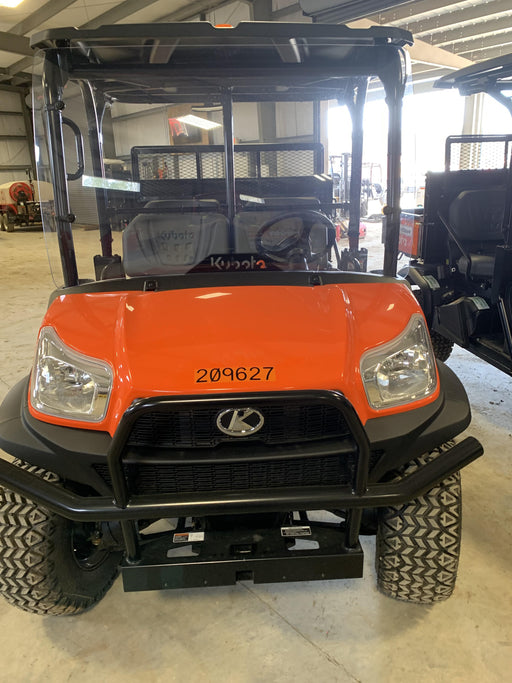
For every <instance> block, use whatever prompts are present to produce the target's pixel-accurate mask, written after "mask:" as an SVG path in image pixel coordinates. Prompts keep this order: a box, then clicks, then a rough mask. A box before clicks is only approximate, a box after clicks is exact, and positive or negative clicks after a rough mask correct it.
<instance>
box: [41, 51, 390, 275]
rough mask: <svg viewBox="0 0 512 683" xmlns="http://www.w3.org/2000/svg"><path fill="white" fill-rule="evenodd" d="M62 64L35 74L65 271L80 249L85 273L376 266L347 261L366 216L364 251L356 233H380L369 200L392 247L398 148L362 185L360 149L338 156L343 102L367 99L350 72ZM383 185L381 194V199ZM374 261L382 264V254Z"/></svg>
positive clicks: (48, 195) (46, 172) (51, 209)
mask: <svg viewBox="0 0 512 683" xmlns="http://www.w3.org/2000/svg"><path fill="white" fill-rule="evenodd" d="M238 49H239V50H240V49H241V48H238ZM130 50H133V55H132V57H133V61H134V62H135V61H136V57H137V55H138V54H139V53H140V50H141V48H140V47H136V48H129V47H126V46H123V51H124V54H123V64H124V65H125V66H126V64H127V63H129V62H130ZM252 50H253V52H254V46H253V47H252ZM69 52H70V53H72V50H71V49H70V50H69ZM105 54H108V48H105V47H102V55H103V56H104V55H105ZM127 55H128V56H127ZM44 56H45V55H44V53H42V54H41V62H42V61H43V60H44ZM60 63H61V64H65V63H66V60H65V59H61V60H60ZM48 64H49V59H48V58H47V59H46V65H45V75H44V77H43V78H41V76H39V77H37V76H36V81H35V84H34V86H35V87H34V109H35V116H34V121H35V134H36V144H37V156H38V179H39V182H40V184H42V185H41V186H42V187H43V186H44V187H45V188H46V191H45V193H42V196H44V197H45V199H46V201H44V203H43V207H42V208H43V212H42V213H43V223H44V230H45V233H46V236H47V244H48V251H49V255H50V262H51V266H52V272H53V274H54V279H55V281H56V283H57V285H61V284H62V281H63V280H62V275H61V266H63V267H64V269H65V268H68V270H69V268H70V266H69V262H70V260H73V258H74V260H75V261H76V267H77V271H78V278H79V279H80V281H81V282H82V281H84V280H103V279H110V278H134V277H146V276H162V275H180V274H184V273H204V272H210V273H215V272H222V271H225V270H240V271H244V270H251V271H254V270H266V269H270V270H301V269H306V270H330V269H338V268H344V269H349V270H353V269H355V270H358V269H363V270H364V269H366V266H365V263H362V262H361V263H360V262H358V260H357V258H355V259H352V260H350V259H349V260H347V258H346V257H345V261H343V251H344V250H345V249H346V248H348V246H349V242H348V230H349V226H350V224H352V235H353V241H352V245H351V246H352V248H351V250H350V251H351V252H352V253H356V254H357V255H358V256H360V254H359V252H358V251H357V249H356V251H354V249H353V247H354V234H355V233H357V232H359V235H357V237H355V241H356V242H357V241H358V239H359V238H360V239H365V238H367V237H369V236H367V227H366V225H364V224H361V225H359V223H360V219H361V218H362V219H363V221H364V220H365V217H367V216H368V215H369V212H371V213H372V216H373V219H374V220H373V223H372V226H376V227H375V229H374V230H373V233H374V239H373V242H372V243H373V246H374V248H376V249H377V250H378V251H379V253H381V251H382V248H381V224H380V222H379V216H380V210H381V208H382V205H383V204H384V203H385V201H384V197H385V189H386V183H387V179H386V165H385V164H386V160H385V159H381V158H378V159H377V158H376V159H375V160H374V162H373V163H370V164H368V163H367V164H366V166H365V167H364V168H362V170H361V175H362V183H361V186H360V187H358V188H357V189H356V190H355V194H354V191H353V190H352V193H351V189H350V188H351V183H352V184H353V183H356V184H357V183H358V182H359V179H358V178H357V174H356V175H355V176H354V175H352V173H353V166H354V164H353V163H352V159H353V158H355V157H352V151H351V149H346V150H343V154H342V155H340V160H339V161H336V163H334V164H333V161H332V159H331V160H329V151H328V144H327V121H328V112H329V109H330V108H332V107H339V106H340V104H344V103H348V104H350V103H351V102H352V103H353V101H354V87H352V86H350V87H348V88H347V84H346V81H344V80H343V79H339V85H338V81H336V80H335V79H332V78H331V79H329V82H328V83H329V87H328V88H327V87H323V85H322V84H319V83H318V81H316V80H314V81H312V82H311V83H309V84H308V83H301V85H300V88H289V87H288V85H287V83H286V81H283V83H282V84H279V83H278V84H275V83H273V85H272V88H271V89H267V88H265V84H264V82H263V81H261V80H259V81H258V85H257V87H252V88H248V87H246V86H245V84H244V85H243V86H239V87H237V86H235V87H230V88H226V87H225V82H224V80H223V78H222V74H221V73H219V76H218V77H217V80H216V81H213V82H212V79H211V78H210V79H208V80H206V79H205V81H204V83H202V82H201V80H200V79H197V82H189V83H186V85H184V84H183V81H182V79H181V77H180V76H179V70H178V72H177V76H176V83H175V84H173V73H174V72H172V71H167V72H165V78H164V77H163V76H162V73H163V72H162V69H161V68H159V67H158V65H157V68H155V75H154V80H153V81H152V80H151V78H150V76H148V75H144V77H142V76H141V75H140V74H139V73H138V72H137V70H136V69H134V72H133V74H130V71H129V70H125V72H124V73H123V74H122V75H119V74H118V73H116V74H115V77H112V78H111V79H107V78H106V77H105V74H104V73H103V72H102V70H101V69H100V68H97V69H96V70H95V69H89V72H88V73H87V74H85V75H84V76H80V77H78V75H77V74H74V73H72V72H70V73H65V74H64V76H63V77H62V73H63V70H59V69H57V68H54V67H52V68H53V72H52V73H50V74H49V75H48V73H47V72H48ZM41 70H42V69H39V72H41ZM148 73H149V72H148ZM56 74H60V76H59V77H62V78H63V82H64V83H65V84H64V85H63V87H62V89H61V90H59V88H55V87H54V84H52V79H55V77H56ZM356 82H357V83H360V79H359V81H356ZM369 83H370V89H371V92H373V97H374V98H375V97H383V96H384V92H383V90H382V86H381V85H380V82H379V81H378V79H376V78H373V79H369ZM364 87H365V88H366V83H365V86H364ZM355 90H356V91H357V88H355ZM347 93H350V97H349V96H348V95H347ZM349 125H350V117H349ZM60 126H61V131H60V129H59V127H60ZM386 135H387V132H386V131H385V130H384V129H383V136H384V137H385V136H386ZM59 136H61V138H59ZM348 139H350V130H348ZM61 140H62V150H61ZM231 141H233V142H234V145H233V146H232V145H231ZM383 148H384V149H385V143H384V145H383ZM62 157H63V159H64V164H65V169H64V176H63V177H64V178H65V181H64V180H63V179H62V178H61V180H60V184H59V181H58V177H59V168H57V167H58V166H59V163H58V162H56V159H57V160H58V159H59V158H62ZM356 163H357V162H356ZM377 171H378V173H377ZM365 173H366V175H367V176H368V179H370V181H368V179H366V178H365ZM61 175H62V173H61ZM373 176H375V177H373ZM377 176H378V177H377ZM56 178H57V185H56V184H55V183H56ZM375 178H376V179H375ZM368 182H370V185H368ZM52 185H54V186H55V187H54V188H53V190H52ZM56 195H57V196H56ZM370 196H371V199H376V200H377V201H373V202H371V205H370V206H368V198H369V197H370ZM376 207H377V208H376ZM63 213H64V216H63V215H62V214H63ZM354 223H355V226H356V227H355V228H354ZM62 225H64V228H62ZM62 230H64V232H65V239H64V240H63V239H62ZM58 234H59V235H60V239H57V236H58ZM368 241H370V240H368ZM364 246H366V244H365V243H364V242H362V243H361V244H357V245H356V247H357V248H358V249H359V251H360V247H364ZM70 252H74V257H73V258H72V257H70V255H69V253H70ZM363 260H365V259H364V253H363ZM373 266H374V267H377V268H378V267H381V262H380V260H379V261H378V262H375V261H374V262H373Z"/></svg>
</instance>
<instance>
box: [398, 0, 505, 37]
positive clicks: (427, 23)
mask: <svg viewBox="0 0 512 683" xmlns="http://www.w3.org/2000/svg"><path fill="white" fill-rule="evenodd" d="M511 9H512V5H511V3H510V0H495V1H494V2H485V3H483V4H481V5H470V6H469V7H463V8H462V9H454V10H451V11H448V12H443V13H438V14H436V15H435V16H433V17H430V18H425V19H418V20H417V21H412V22H409V23H408V24H407V29H408V30H409V31H410V32H411V33H412V34H413V35H415V36H422V35H423V34H427V33H432V32H435V31H438V30H441V29H443V28H446V27H447V26H455V25H457V24H463V23H467V22H470V21H476V20H478V19H484V20H485V19H486V18H490V17H491V16H493V15H495V14H503V13H505V12H506V13H507V14H510V12H511Z"/></svg>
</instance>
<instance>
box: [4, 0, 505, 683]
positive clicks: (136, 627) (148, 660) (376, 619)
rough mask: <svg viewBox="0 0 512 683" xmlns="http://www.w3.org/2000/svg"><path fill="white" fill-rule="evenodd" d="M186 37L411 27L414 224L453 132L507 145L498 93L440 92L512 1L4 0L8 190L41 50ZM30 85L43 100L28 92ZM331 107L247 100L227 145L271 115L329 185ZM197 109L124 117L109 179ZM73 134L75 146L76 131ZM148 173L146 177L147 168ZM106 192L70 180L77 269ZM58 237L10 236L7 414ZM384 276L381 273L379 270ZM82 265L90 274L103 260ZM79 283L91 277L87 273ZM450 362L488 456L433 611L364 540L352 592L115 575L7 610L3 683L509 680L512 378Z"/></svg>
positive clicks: (380, 162) (29, 225) (126, 108)
mask: <svg viewBox="0 0 512 683" xmlns="http://www.w3.org/2000/svg"><path fill="white" fill-rule="evenodd" d="M188 21H193V22H196V21H207V22H210V23H211V24H214V25H223V24H227V25H232V26H237V25H238V24H239V23H240V22H245V21H271V22H304V23H331V24H347V25H348V26H350V27H352V28H369V27H371V26H390V27H395V28H400V29H405V30H408V31H410V32H411V33H412V34H413V37H414V44H413V45H412V46H410V47H408V48H407V52H408V53H409V56H410V66H411V73H410V81H409V83H408V86H407V88H408V89H407V96H406V99H405V104H404V128H403V147H402V209H403V208H404V204H408V205H410V206H411V208H412V207H413V206H416V205H418V204H421V203H422V201H423V199H422V197H423V195H422V192H423V191H424V177H425V173H426V172H428V171H441V170H442V169H443V166H444V143H445V139H446V137H447V135H452V134H453V135H465V134H487V135H497V134H502V133H509V132H511V131H510V127H511V118H510V115H509V114H508V112H507V111H506V110H505V109H504V108H503V107H501V106H500V105H499V104H497V103H496V102H494V101H492V99H491V98H490V97H489V96H488V95H482V94H477V95H472V96H468V97H461V96H460V94H459V93H458V92H457V91H456V90H455V91H454V90H452V91H441V92H440V91H439V90H436V89H435V88H434V83H435V82H436V81H437V80H438V79H439V78H441V77H446V76H448V75H449V74H452V73H453V72H454V71H456V70H458V69H462V68H465V67H470V66H472V65H474V64H478V63H480V62H483V61H485V60H488V59H493V58H499V57H503V56H506V55H509V54H510V53H512V9H511V7H510V2H509V1H508V0H463V1H458V2H446V1H444V2H441V1H439V0H419V1H418V0H417V1H415V2H411V1H405V2H404V1H402V2H393V0H387V1H385V0H384V1H380V2H379V1H377V0H365V1H364V2H355V1H346V2H335V0H300V1H299V2H293V1H290V0H239V1H238V0H237V1H235V2H232V1H229V0H223V1H218V0H217V1H215V0H192V1H189V2H183V1H182V0H146V2H145V3H140V2H139V1H138V0H94V1H91V0H48V1H47V2H44V0H43V2H41V0H22V2H20V3H19V4H17V5H15V3H14V1H13V0H5V2H1V1H0V186H2V185H3V184H5V185H8V184H9V183H17V182H23V183H29V184H30V183H32V182H35V178H36V177H37V169H36V167H37V163H38V158H39V155H43V156H44V154H45V150H44V148H43V143H42V142H41V139H40V133H41V130H40V126H41V124H40V123H38V111H37V106H36V105H37V97H36V98H35V100H32V97H31V92H32V64H33V49H32V48H31V47H30V38H31V36H33V35H34V34H36V33H38V32H39V31H44V30H46V29H54V28H60V27H70V26H74V27H79V28H81V29H96V28H99V27H101V26H106V25H117V24H119V25H123V24H159V25H162V24H165V23H168V22H188ZM35 83H36V88H35V92H37V79H36V81H35ZM383 96H384V95H383V89H382V85H381V84H379V83H374V84H373V85H372V84H371V85H370V87H369V90H368V95H367V97H368V108H369V111H370V114H369V115H368V120H366V119H365V127H366V128H367V130H368V134H367V138H366V139H365V147H364V161H365V164H366V170H367V172H368V173H369V174H370V176H368V177H369V178H370V181H371V184H372V187H378V186H380V185H385V182H386V178H385V167H386V148H385V147H382V148H381V147H379V144H380V143H379V142H378V141H377V138H378V135H379V134H380V135H381V137H382V134H383V129H382V130H381V128H382V125H383V124H382V121H383V119H384V118H385V116H387V114H385V116H383V110H382V108H381V107H382V103H383ZM335 104H336V103H334V104H333V103H331V105H330V106H329V108H327V107H326V108H325V110H322V112H321V113H322V124H321V126H320V130H319V131H318V130H315V129H314V125H313V123H312V108H311V107H310V103H307V102H302V103H299V104H297V103H293V102H283V103H277V105H276V106H275V107H274V108H273V109H272V110H266V111H265V110H262V111H256V108H255V107H253V106H252V104H249V103H245V102H239V103H237V104H235V106H234V111H233V113H234V119H235V128H234V136H235V142H236V143H237V144H240V145H243V144H251V143H254V142H258V141H261V142H263V141H265V142H268V140H266V139H265V140H264V139H263V133H262V132H261V131H262V120H263V119H264V118H265V116H266V117H267V118H268V116H269V112H270V115H271V117H272V126H273V130H274V134H275V138H274V139H275V140H276V141H277V140H279V141H280V142H290V143H297V144H308V143H309V142H311V141H312V140H313V138H314V137H315V139H320V140H321V142H322V144H323V145H324V148H325V149H326V151H325V156H324V169H325V173H328V174H331V175H333V174H338V175H336V176H334V175H333V177H336V178H338V179H339V178H340V177H341V176H342V175H343V173H342V171H340V173H338V164H341V163H342V161H341V160H342V159H343V154H344V152H345V151H346V129H347V126H346V119H344V118H343V117H344V114H343V111H341V109H338V108H337V107H336V106H334V105H335ZM203 111H205V108H204V107H203ZM194 113H197V111H196V112H194V108H193V107H190V106H188V105H183V104H176V105H174V106H171V107H169V106H167V105H166V106H158V105H154V104H151V105H140V104H127V103H115V105H114V106H113V107H112V110H111V113H110V119H109V121H108V125H107V126H106V128H105V131H106V133H105V139H104V145H105V149H108V154H107V155H106V156H108V157H111V158H112V165H111V168H110V173H111V175H110V177H111V178H117V179H119V180H120V181H121V180H122V181H124V180H128V181H129V180H130V179H131V175H130V171H129V165H130V153H131V148H132V147H134V146H144V145H154V146H158V145H163V144H169V136H171V139H172V136H173V135H174V134H176V139H178V136H179V134H180V130H175V131H173V129H172V124H171V129H169V125H170V121H171V120H172V121H175V122H178V123H175V124H174V125H175V126H178V124H179V118H180V117H183V116H184V115H189V114H194ZM66 115H67V116H68V117H70V118H72V119H74V120H75V122H77V123H78V124H79V125H80V126H81V127H85V126H86V125H87V121H86V119H85V118H81V117H83V116H84V114H83V112H82V111H81V110H80V109H79V98H78V97H77V96H76V94H74V93H73V92H72V91H71V90H69V91H68V99H67V109H66ZM207 115H208V118H209V119H210V121H211V122H212V123H213V124H214V125H215V124H217V125H220V123H219V122H222V113H221V112H220V113H219V112H218V111H215V107H212V111H208V114H207ZM32 117H34V118H32ZM349 125H350V122H349ZM38 126H39V127H38ZM34 127H35V134H36V143H37V144H36V146H35V147H34ZM66 135H69V136H70V137H69V140H68V142H69V143H70V144H71V143H72V141H73V138H72V136H71V133H70V131H67V133H66ZM384 135H385V131H384ZM374 136H375V137H374ZM194 142H195V144H204V143H205V142H209V144H217V145H219V144H221V138H220V137H219V133H218V129H215V128H212V131H211V132H209V133H205V132H204V131H199V134H198V139H195V140H194ZM173 144H178V143H177V142H174V143H173ZM67 161H68V163H69V165H70V166H71V167H72V166H73V164H76V157H74V156H73V154H72V155H71V157H70V158H69V159H67ZM83 162H84V166H85V169H86V173H87V174H88V175H89V176H91V177H92V176H94V170H93V163H92V160H91V158H90V155H89V153H88V152H87V150H86V151H85V159H84V160H83ZM214 163H215V162H214V161H212V164H214ZM284 163H285V164H286V162H284ZM141 169H142V170H140V173H141V174H142V175H141V178H142V177H143V173H144V162H141ZM340 169H341V166H340ZM285 171H286V169H285ZM158 172H159V173H162V172H163V170H162V168H159V169H158ZM39 180H40V181H42V182H41V183H40V185H39V187H37V185H36V187H37V190H36V199H37V200H38V201H40V202H42V203H44V202H45V198H46V194H45V193H49V194H51V188H50V189H49V181H50V180H51V178H50V177H49V176H47V177H42V176H41V174H40V175H39ZM95 193H96V189H95V187H94V185H89V186H88V187H87V186H85V183H84V184H82V183H81V182H75V183H70V189H69V194H70V200H71V202H72V206H73V212H74V214H75V215H76V225H75V226H74V227H73V231H74V233H75V235H76V243H77V245H79V246H80V247H82V246H83V247H84V249H85V253H86V252H87V249H89V247H90V243H91V239H92V237H93V233H92V231H91V226H94V225H96V224H98V213H97V210H96V205H95V203H94V197H95ZM49 194H48V196H49ZM378 195H379V193H378V192H377V191H374V192H373V194H372V195H371V197H370V195H369V196H368V199H369V201H371V206H370V207H368V206H366V207H365V208H366V211H367V213H366V215H371V214H373V213H375V214H377V213H380V212H381V210H382V205H383V202H382V201H380V197H379V196H378ZM2 220H3V219H2ZM39 220H40V218H39ZM363 223H364V228H361V230H363V232H360V236H361V244H362V246H364V247H367V248H368V251H369V252H371V250H372V249H374V250H376V252H377V253H378V255H379V259H380V258H381V248H382V244H381V242H382V240H381V224H380V222H378V220H377V221H375V220H367V221H365V220H364V219H363ZM2 225H3V224H2ZM6 225H7V224H6ZM4 227H5V226H4ZM123 227H124V226H123V225H122V224H119V225H118V226H117V227H114V232H113V235H114V243H115V241H116V240H120V239H121V233H122V229H123ZM47 238H48V235H47V236H46V237H45V235H44V234H43V231H42V229H41V225H40V223H39V222H38V221H37V220H36V221H32V222H28V221H27V222H26V223H24V224H20V225H15V226H14V229H12V230H11V229H5V230H1V231H0V267H1V274H0V302H1V306H0V311H1V313H2V325H1V327H0V350H1V351H2V354H1V356H0V401H2V400H3V399H4V398H5V396H7V394H8V392H9V391H10V390H11V389H12V388H13V387H15V385H16V384H17V383H18V382H19V381H20V380H21V379H22V378H24V377H26V376H27V375H28V374H29V372H30V368H31V367H32V364H33V359H34V352H35V343H36V339H37V335H38V330H39V327H40V324H41V320H42V317H43V315H44V314H45V311H46V309H47V306H48V299H49V296H50V294H51V293H52V291H54V290H55V288H56V287H59V286H61V285H62V281H61V275H60V274H59V272H58V269H59V266H60V263H59V261H60V257H59V254H57V253H56V252H55V245H54V244H52V240H51V239H47ZM50 238H51V235H50ZM342 246H343V245H342ZM91 248H92V247H91ZM49 261H50V265H49ZM369 263H370V261H369ZM375 264H376V267H377V268H379V267H381V266H380V262H378V261H375ZM88 267H89V268H90V269H91V271H93V268H92V261H91V262H90V263H89V266H88ZM85 276H86V277H88V278H90V277H92V278H94V272H90V273H86V274H85ZM447 365H448V367H449V368H451V369H452V370H453V371H454V372H455V373H456V375H457V376H458V377H459V379H460V380H461V382H462V384H463V385H464V388H465V390H466V392H467V394H468V397H469V402H470V406H471V412H472V422H471V424H470V426H469V427H468V428H467V430H466V432H464V434H462V435H461V438H462V437H464V436H469V435H470V436H474V437H476V438H477V439H478V440H479V441H480V442H481V443H482V445H483V447H484V456H483V457H482V458H479V459H478V460H476V461H475V462H474V463H472V464H471V465H470V466H468V467H467V468H465V469H464V471H463V474H462V482H463V509H464V512H463V525H462V552H461V558H460V565H459V570H458V577H457V585H456V588H455V592H454V594H453V596H452V597H451V598H450V599H449V600H447V601H446V602H439V603H437V604H433V605H429V606H425V605H421V604H408V603H406V602H402V601H398V600H392V599H390V598H389V597H386V596H384V595H382V594H381V593H380V592H379V591H378V590H377V587H376V585H375V576H376V573H375V567H374V555H375V539H374V537H373V536H366V537H365V536H363V537H362V539H361V544H362V546H363V550H364V552H365V560H364V578H363V579H358V580H356V579H340V580H334V581H322V580H320V581H307V582H303V583H294V582H291V583H279V584H277V583H276V584H256V583H252V582H250V581H240V582H239V583H237V584H236V585H234V586H227V587H216V588H215V587H210V588H192V589H178V590H170V591H147V592H138V593H137V592H131V593H125V594H123V586H122V583H121V581H120V579H117V580H116V582H115V583H114V585H113V587H112V589H111V590H110V591H109V592H108V594H107V595H106V596H105V598H104V599H103V600H102V601H101V603H100V604H99V605H97V606H96V607H94V608H93V609H91V610H89V611H87V612H85V613H84V614H83V615H80V616H76V617H73V616H70V617H57V616H39V615H35V614H29V613H26V612H23V611H21V610H19V609H15V608H14V607H12V606H11V605H10V604H8V603H7V602H6V601H5V600H0V626H1V627H2V631H3V634H4V636H3V642H4V648H3V651H4V655H3V660H2V675H1V676H0V679H2V680H4V679H5V680H14V681H18V680H20V681H22V680H23V681H40V680H45V679H50V680H52V681H56V682H59V681H86V680H92V679H93V678H103V679H105V680H108V681H112V682H113V683H115V682H116V681H121V680H128V681H130V680H141V681H146V680H147V681H164V680H166V681H167V680H171V681H173V680H179V681H221V680H222V681H233V682H236V683H238V682H248V683H253V682H263V681H269V680H273V681H290V680H296V681H305V682H306V681H311V680H313V679H314V678H315V679H318V680H321V681H326V682H327V681H333V682H334V681H336V682H338V681H340V682H344V681H347V682H348V681H361V682H364V683H373V682H375V683H376V682H379V683H381V682H386V681H390V682H391V681H396V680H399V679H408V680H411V681H418V682H422V681H425V682H428V681H433V680H436V681H446V682H450V683H451V682H453V681H469V682H471V681H475V682H476V681H479V682H480V681H483V682H485V683H487V682H489V683H491V682H493V681H497V682H498V681H503V680H506V679H507V678H508V677H509V674H508V672H509V670H510V664H511V662H512V654H511V653H512V650H511V648H512V628H511V626H510V618H509V614H510V604H511V602H512V589H511V581H510V578H511V577H510V565H511V560H512V554H511V547H512V537H511V527H512V525H511V522H512V513H511V510H512V505H511V502H512V500H511V490H512V489H511V485H512V482H511V471H512V467H511V461H510V452H511V447H512V428H511V415H512V379H511V377H510V376H509V375H508V374H507V373H506V372H502V371H500V370H499V369H497V368H496V367H492V366H491V365H490V364H489V363H486V362H485V361H483V360H481V359H479V358H477V357H476V356H475V355H473V354H471V353H469V352H468V351H466V350H464V349H462V348H460V347H457V346H456V347H455V348H454V350H453V352H452V354H451V356H450V358H449V359H448V360H447ZM0 453H1V452H0ZM2 457H5V458H8V457H9V456H8V454H4V453H2Z"/></svg>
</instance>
